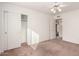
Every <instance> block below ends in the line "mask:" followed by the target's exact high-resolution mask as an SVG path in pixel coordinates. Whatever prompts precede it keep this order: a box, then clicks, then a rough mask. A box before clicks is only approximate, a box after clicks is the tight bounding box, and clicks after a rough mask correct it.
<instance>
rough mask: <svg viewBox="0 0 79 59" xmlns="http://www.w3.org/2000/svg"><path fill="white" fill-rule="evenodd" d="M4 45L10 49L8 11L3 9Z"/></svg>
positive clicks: (4, 47)
mask: <svg viewBox="0 0 79 59" xmlns="http://www.w3.org/2000/svg"><path fill="white" fill-rule="evenodd" d="M2 46H3V50H7V49H8V11H5V10H3V9H2Z"/></svg>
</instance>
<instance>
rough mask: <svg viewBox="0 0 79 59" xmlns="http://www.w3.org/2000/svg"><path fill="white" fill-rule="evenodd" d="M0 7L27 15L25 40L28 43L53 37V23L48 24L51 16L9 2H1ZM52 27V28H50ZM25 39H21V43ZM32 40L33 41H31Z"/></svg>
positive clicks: (51, 18) (51, 19)
mask: <svg viewBox="0 0 79 59" xmlns="http://www.w3.org/2000/svg"><path fill="white" fill-rule="evenodd" d="M1 5H2V8H3V9H5V10H8V11H11V12H14V13H18V14H25V15H27V16H28V20H27V21H28V23H27V42H28V44H31V43H33V44H35V43H36V42H38V41H39V42H41V41H45V40H48V39H50V35H51V39H52V38H55V35H54V31H52V30H54V27H53V23H51V24H50V21H52V22H54V21H53V16H52V15H49V14H46V13H42V12H38V11H34V10H31V9H28V8H24V7H21V6H17V5H13V4H9V3H2V4H1ZM51 27H52V28H51ZM50 33H51V34H50ZM16 37H17V36H16ZM24 41H26V39H24V40H23V39H21V43H22V42H24ZM32 41H34V42H32Z"/></svg>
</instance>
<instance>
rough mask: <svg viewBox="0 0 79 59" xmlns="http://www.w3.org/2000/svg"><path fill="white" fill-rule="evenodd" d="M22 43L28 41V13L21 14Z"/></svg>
mask: <svg viewBox="0 0 79 59" xmlns="http://www.w3.org/2000/svg"><path fill="white" fill-rule="evenodd" d="M21 32H22V43H26V42H27V15H25V14H21Z"/></svg>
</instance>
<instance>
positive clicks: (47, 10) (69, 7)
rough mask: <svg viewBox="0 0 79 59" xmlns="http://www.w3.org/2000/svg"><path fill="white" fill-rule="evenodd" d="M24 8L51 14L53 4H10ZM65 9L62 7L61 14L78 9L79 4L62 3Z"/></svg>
mask: <svg viewBox="0 0 79 59" xmlns="http://www.w3.org/2000/svg"><path fill="white" fill-rule="evenodd" d="M10 3H12V4H16V5H19V6H22V7H25V8H29V9H33V10H36V11H40V12H44V13H49V14H53V13H52V12H51V11H50V9H51V8H52V5H53V3H54V2H10ZM63 4H64V5H67V6H65V7H62V12H67V11H72V10H76V9H79V2H63Z"/></svg>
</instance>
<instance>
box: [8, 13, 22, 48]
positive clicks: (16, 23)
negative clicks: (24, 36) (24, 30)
mask: <svg viewBox="0 0 79 59" xmlns="http://www.w3.org/2000/svg"><path fill="white" fill-rule="evenodd" d="M20 35H21V18H20V14H18V13H14V12H8V49H13V48H17V47H20V45H21V38H20V37H21V36H20Z"/></svg>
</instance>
